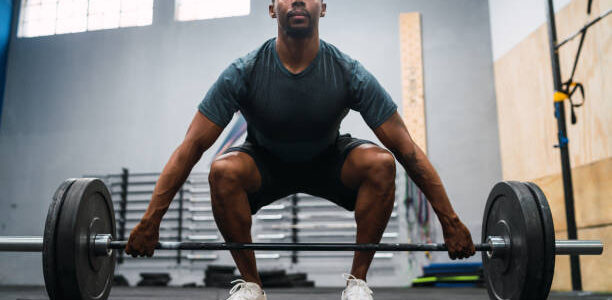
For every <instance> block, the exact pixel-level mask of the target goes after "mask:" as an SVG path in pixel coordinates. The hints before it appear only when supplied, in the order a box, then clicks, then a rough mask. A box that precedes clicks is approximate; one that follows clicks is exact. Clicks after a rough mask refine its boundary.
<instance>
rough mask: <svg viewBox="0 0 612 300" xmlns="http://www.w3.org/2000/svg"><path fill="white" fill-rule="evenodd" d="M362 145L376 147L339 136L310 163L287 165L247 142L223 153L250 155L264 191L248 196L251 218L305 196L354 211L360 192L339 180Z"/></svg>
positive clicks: (261, 189)
mask: <svg viewBox="0 0 612 300" xmlns="http://www.w3.org/2000/svg"><path fill="white" fill-rule="evenodd" d="M362 144H374V143H373V142H371V141H368V140H362V139H357V138H353V137H351V135H350V134H343V135H340V136H338V138H337V139H336V142H335V144H334V145H333V146H331V147H330V148H328V149H327V150H325V151H324V152H323V153H321V154H320V155H318V156H317V157H315V158H313V159H312V160H310V161H307V162H301V163H286V162H282V161H281V160H280V159H278V158H276V157H275V156H274V155H273V154H271V153H270V152H268V151H266V150H265V149H263V148H262V147H261V146H259V145H256V144H254V143H252V142H249V141H248V140H247V141H246V142H244V144H242V145H240V146H237V147H231V148H229V149H227V150H226V151H225V152H224V153H228V152H232V151H240V152H244V153H246V154H248V155H250V156H251V157H252V158H253V160H255V164H256V165H257V169H258V170H259V174H260V175H261V187H260V188H259V190H258V191H257V192H255V193H250V194H248V198H249V204H250V206H251V214H255V213H257V211H258V210H259V209H260V208H262V207H264V206H266V205H268V204H270V203H272V202H274V201H275V200H278V199H280V198H283V197H285V196H288V195H291V194H295V193H306V194H310V195H313V196H317V197H321V198H325V199H328V200H330V201H332V202H334V203H336V204H338V205H339V206H341V207H343V208H345V209H346V210H349V211H353V210H355V201H356V200H357V190H356V189H351V188H348V187H346V186H345V185H344V184H343V183H342V181H341V180H340V172H341V171H342V166H343V164H344V160H345V159H346V157H347V156H348V154H349V152H351V150H353V149H354V148H355V147H357V146H359V145H362Z"/></svg>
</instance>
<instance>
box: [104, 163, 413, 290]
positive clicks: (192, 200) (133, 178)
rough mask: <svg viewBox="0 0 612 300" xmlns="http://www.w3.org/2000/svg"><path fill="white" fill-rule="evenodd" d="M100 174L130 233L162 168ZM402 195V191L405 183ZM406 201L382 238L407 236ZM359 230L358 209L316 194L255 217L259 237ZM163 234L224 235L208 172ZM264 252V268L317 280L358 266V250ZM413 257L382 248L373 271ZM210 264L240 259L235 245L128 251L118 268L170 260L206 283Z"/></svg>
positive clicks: (186, 193) (335, 237)
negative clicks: (140, 254)
mask: <svg viewBox="0 0 612 300" xmlns="http://www.w3.org/2000/svg"><path fill="white" fill-rule="evenodd" d="M95 177H98V178H100V179H102V180H103V181H104V182H105V184H106V185H107V186H108V187H109V190H110V191H111V194H112V199H113V204H114V208H115V217H116V222H117V238H118V239H120V240H127V239H128V237H129V234H130V232H131V230H132V228H133V227H134V226H136V224H138V222H139V221H140V218H141V217H142V215H143V213H144V212H145V210H146V208H147V206H148V203H149V201H150V199H151V194H152V191H153V188H154V186H155V182H156V181H157V178H158V177H159V173H130V172H129V171H128V170H127V169H123V170H122V172H121V173H116V174H107V175H96V176H95ZM398 177H399V176H398ZM398 186H400V185H398ZM396 194H397V195H401V194H400V191H399V189H398V191H397V192H396ZM398 203H401V201H396V204H395V207H394V211H393V213H392V216H391V219H390V221H389V224H388V226H387V228H386V231H385V233H384V235H383V239H382V241H381V242H384V243H399V242H402V240H400V236H403V235H405V234H402V233H401V230H400V215H401V214H400V213H399V212H398V206H399V205H398ZM355 232H356V224H355V221H354V214H353V213H352V212H348V211H345V210H344V209H342V208H340V207H338V206H336V205H335V204H333V203H331V202H329V201H328V200H325V199H321V198H318V197H314V196H311V195H308V194H295V195H290V196H287V197H285V198H283V199H280V200H278V201H275V202H274V203H272V204H271V205H268V206H265V207H263V208H262V209H261V210H260V211H259V212H258V213H257V214H256V215H254V216H253V227H252V236H253V242H277V243H284V242H287V243H308V242H322V243H325V242H333V243H354V242H355ZM160 241H193V242H207V243H214V242H223V238H222V236H221V234H220V233H219V231H218V229H217V226H216V224H215V221H214V218H213V214H212V210H211V203H210V190H209V185H208V173H207V172H199V173H196V172H194V173H191V174H190V176H189V177H188V179H187V181H186V182H185V184H184V185H183V187H182V188H181V189H180V190H179V192H178V193H177V195H176V196H175V198H174V200H173V201H172V204H171V205H170V207H169V209H168V212H167V213H166V215H165V216H164V219H163V221H162V223H161V226H160ZM256 257H257V262H258V267H259V268H260V269H262V270H263V269H285V270H293V271H299V272H307V273H309V277H310V278H313V279H315V280H316V279H317V274H316V273H317V272H318V273H321V274H322V275H329V274H333V275H336V276H337V277H338V278H340V274H341V273H343V272H348V271H349V270H350V265H351V261H352V253H350V252H332V251H330V252H299V251H275V252H258V253H256ZM405 259H406V257H405V255H404V254H403V253H388V252H381V253H377V254H376V256H375V261H374V263H373V265H372V270H373V271H375V272H378V273H380V274H388V276H389V278H393V277H394V276H395V274H397V273H398V272H399V273H403V270H398V268H402V267H403V266H405V265H406V264H405V263H403V262H401V260H405ZM209 264H215V265H233V261H232V259H231V255H230V254H229V252H228V251H206V252H203V251H189V250H175V251H157V252H156V253H155V255H154V256H153V258H149V259H146V260H144V259H142V258H138V259H134V258H132V257H130V256H129V255H124V254H120V256H119V259H118V267H117V269H118V272H122V271H123V270H130V272H132V273H133V272H135V271H136V270H139V269H140V270H142V271H148V270H149V269H153V268H154V269H155V270H159V267H160V266H162V267H165V268H166V269H167V270H173V271H177V272H179V273H180V274H190V273H191V274H193V276H191V277H193V278H192V279H191V280H188V281H192V282H193V281H195V282H202V281H201V276H202V274H203V272H202V271H201V270H204V269H205V268H206V266H207V265H209ZM197 276H200V278H197ZM384 276H385V275H382V277H384ZM173 277H174V276H173ZM181 277H184V276H181ZM187 277H190V276H187ZM380 279H381V280H382V281H384V278H380ZM172 283H173V284H177V283H176V282H172ZM317 284H318V282H317Z"/></svg>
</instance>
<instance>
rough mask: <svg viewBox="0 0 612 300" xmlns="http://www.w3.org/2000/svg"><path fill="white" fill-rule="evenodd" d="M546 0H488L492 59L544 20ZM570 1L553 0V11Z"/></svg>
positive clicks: (508, 49) (520, 39) (497, 57)
mask: <svg viewBox="0 0 612 300" xmlns="http://www.w3.org/2000/svg"><path fill="white" fill-rule="evenodd" d="M547 1H548V0H489V18H490V20H491V21H490V23H491V41H492V46H493V60H494V61H495V60H497V59H499V58H500V57H501V56H503V55H504V54H505V53H506V52H508V51H510V49H512V48H514V46H515V45H516V44H518V43H519V42H520V41H522V40H523V39H524V38H525V37H527V36H528V35H529V34H530V33H531V32H533V31H534V30H535V29H537V28H538V27H539V26H540V25H542V24H543V23H544V22H546V14H547V12H546V9H547V6H546V3H547ZM570 1H571V0H554V7H555V11H559V10H560V9H562V8H563V7H564V6H565V5H567V4H568V3H569V2H570ZM585 1H587V0H585Z"/></svg>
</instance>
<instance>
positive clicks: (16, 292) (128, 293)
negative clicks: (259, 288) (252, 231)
mask: <svg viewBox="0 0 612 300" xmlns="http://www.w3.org/2000/svg"><path fill="white" fill-rule="evenodd" d="M373 290H374V299H375V300H400V299H401V300H407V299H415V300H442V299H444V300H446V299H453V300H487V299H489V297H488V295H487V292H486V290H484V289H472V288H453V289H451V288H374V289H373ZM341 291H342V289H341V288H303V289H268V290H266V292H267V293H268V300H288V299H289V300H312V299H317V300H340V293H341ZM227 297H228V290H226V289H217V288H173V287H162V288H159V287H155V288H152V287H146V288H145V287H129V288H128V287H115V288H113V290H112V291H111V295H110V298H109V299H112V300H155V299H173V300H188V299H189V300H196V299H197V300H225V299H226V298H227ZM9 299H10V300H42V299H48V298H47V297H46V292H45V289H44V287H27V286H18V287H6V286H5V287H0V300H9ZM549 299H551V300H569V299H580V300H612V294H605V295H604V294H593V293H579V294H578V293H552V294H551V296H550V297H549Z"/></svg>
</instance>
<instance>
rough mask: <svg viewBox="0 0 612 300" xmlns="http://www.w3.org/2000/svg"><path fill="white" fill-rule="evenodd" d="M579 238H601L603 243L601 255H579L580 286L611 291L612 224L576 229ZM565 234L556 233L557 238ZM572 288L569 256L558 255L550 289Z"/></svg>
mask: <svg viewBox="0 0 612 300" xmlns="http://www.w3.org/2000/svg"><path fill="white" fill-rule="evenodd" d="M578 236H579V237H580V238H581V239H585V240H588V239H591V240H601V241H602V242H603V243H604V252H603V255H597V256H591V255H583V256H580V270H581V273H582V288H583V289H584V290H585V291H596V292H610V291H612V280H610V278H612V247H611V245H612V225H609V226H604V227H597V228H588V229H580V230H578ZM566 238H567V234H566V233H565V232H563V233H557V239H566ZM571 288H572V281H571V272H570V263H569V256H567V255H559V256H557V257H556V260H555V277H554V279H553V284H552V289H553V290H556V291H559V290H562V291H569V290H571Z"/></svg>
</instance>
